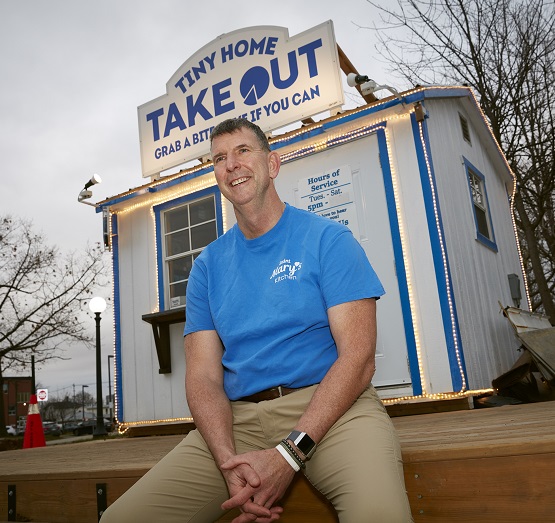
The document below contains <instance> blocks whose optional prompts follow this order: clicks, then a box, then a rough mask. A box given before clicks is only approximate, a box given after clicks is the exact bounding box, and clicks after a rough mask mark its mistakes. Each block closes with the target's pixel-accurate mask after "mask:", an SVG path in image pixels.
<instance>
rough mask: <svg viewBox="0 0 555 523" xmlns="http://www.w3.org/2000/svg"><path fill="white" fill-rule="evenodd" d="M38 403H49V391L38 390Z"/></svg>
mask: <svg viewBox="0 0 555 523" xmlns="http://www.w3.org/2000/svg"><path fill="white" fill-rule="evenodd" d="M37 401H48V389H37Z"/></svg>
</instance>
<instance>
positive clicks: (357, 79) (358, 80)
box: [347, 73, 370, 87]
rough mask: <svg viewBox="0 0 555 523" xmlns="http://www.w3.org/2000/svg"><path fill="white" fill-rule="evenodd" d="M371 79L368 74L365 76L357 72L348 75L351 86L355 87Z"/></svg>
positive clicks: (348, 82)
mask: <svg viewBox="0 0 555 523" xmlns="http://www.w3.org/2000/svg"><path fill="white" fill-rule="evenodd" d="M369 80H370V78H368V77H367V76H363V75H360V74H356V73H349V74H348V75H347V84H348V85H349V87H355V86H357V85H361V84H364V83H366V82H368V81H369Z"/></svg>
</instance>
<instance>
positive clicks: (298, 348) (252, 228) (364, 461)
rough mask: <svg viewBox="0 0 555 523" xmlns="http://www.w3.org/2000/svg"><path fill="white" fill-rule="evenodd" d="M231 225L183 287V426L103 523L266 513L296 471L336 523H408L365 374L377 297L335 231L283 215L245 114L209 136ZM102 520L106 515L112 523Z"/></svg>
mask: <svg viewBox="0 0 555 523" xmlns="http://www.w3.org/2000/svg"><path fill="white" fill-rule="evenodd" d="M211 145H212V148H211V151H212V158H213V162H214V173H215V176H216V181H217V183H218V187H219V189H220V191H221V193H222V194H223V195H224V196H225V197H226V198H227V199H228V200H229V201H230V202H231V203H232V204H233V208H234V211H235V216H236V218H237V224H236V225H235V226H234V227H233V228H231V229H230V230H229V231H228V232H227V233H226V234H224V235H223V236H221V237H220V238H218V239H217V240H216V241H214V242H213V243H211V244H210V245H209V246H208V247H206V248H205V250H204V251H203V252H202V254H201V255H200V256H199V257H198V258H197V259H196V261H195V263H194V266H193V269H192V271H191V274H190V277H189V283H188V287H187V307H186V316H187V320H186V326H185V357H186V379H185V382H186V391H187V401H188V404H189V408H190V409H191V413H192V415H193V419H194V421H195V424H196V427H197V430H195V431H193V432H191V433H189V435H188V436H187V438H185V439H184V440H183V442H182V443H181V444H180V445H178V446H177V447H176V448H175V449H174V450H173V451H172V452H170V453H169V454H168V456H166V457H165V458H164V459H163V460H162V461H161V462H160V463H159V464H157V465H156V466H155V467H154V468H153V469H152V470H151V471H150V472H149V473H148V474H146V475H145V476H144V477H143V478H142V479H141V480H140V481H139V482H138V483H137V484H135V486H134V487H133V488H131V489H130V490H129V491H128V492H127V493H126V494H124V496H122V498H120V500H118V502H117V503H116V504H114V505H113V506H112V507H110V508H109V509H108V511H107V512H106V515H105V516H103V519H102V521H103V522H109V521H113V522H116V521H117V522H118V523H122V522H125V521H133V522H137V521H145V522H146V521H165V522H167V521H176V522H177V521H179V522H185V521H186V522H195V523H209V522H212V521H214V520H216V519H217V518H219V517H220V516H221V515H222V514H223V512H224V511H225V510H229V509H232V508H239V509H240V511H241V513H240V515H239V516H237V517H236V518H235V519H234V520H233V521H234V523H245V522H248V521H259V522H269V521H275V520H277V519H279V517H280V515H281V513H282V512H283V510H284V509H283V508H282V507H280V506H279V505H278V501H279V500H280V499H281V498H282V496H283V495H284V493H285V491H286V489H287V487H288V486H289V485H290V483H291V481H292V479H293V477H294V475H295V473H296V472H298V471H300V470H303V472H304V474H305V475H306V476H307V477H308V479H309V480H310V482H311V483H312V484H313V485H314V486H315V487H316V488H317V489H318V490H319V491H320V492H322V493H323V494H324V495H325V496H326V497H327V498H328V499H329V500H330V502H331V503H332V504H333V505H334V507H335V509H336V511H337V514H338V517H339V520H340V521H341V523H346V522H350V523H363V522H366V521H375V522H379V523H385V522H387V523H393V522H403V523H405V522H407V521H412V519H411V515H410V507H409V504H408V500H407V496H406V491H405V486H404V479H403V468H402V461H401V452H400V448H399V443H398V440H397V437H396V435H395V431H394V429H393V426H392V423H391V420H390V419H389V417H388V415H387V413H386V411H385V409H384V407H383V405H382V403H381V401H380V400H379V398H378V396H377V394H376V392H375V390H374V388H373V387H372V385H371V383H370V382H371V379H372V376H373V375H374V371H375V348H376V301H377V299H379V297H380V296H381V295H382V294H383V288H382V285H381V283H380V282H379V280H378V278H377V276H376V274H375V273H374V271H373V269H372V267H371V266H370V263H369V262H368V260H367V258H366V255H365V253H364V251H363V250H362V248H361V247H360V245H359V244H358V242H357V241H356V239H355V238H354V237H353V235H352V233H351V232H350V230H349V229H347V228H346V227H344V226H343V225H340V224H338V223H336V222H333V221H331V220H328V219H325V218H322V217H320V216H317V215H314V214H311V213H308V212H306V211H302V210H299V209H296V208H294V207H291V206H289V205H287V204H285V203H284V202H282V201H281V199H280V198H279V196H278V194H277V192H276V189H275V186H274V179H275V178H276V176H277V175H278V173H279V168H280V157H279V154H278V153H277V152H275V151H271V150H270V146H269V144H268V141H267V139H266V136H265V135H264V133H263V132H262V131H261V130H260V128H258V127H257V126H256V125H254V124H252V123H250V122H249V121H247V120H243V119H237V120H226V121H225V122H223V123H221V124H219V125H218V126H217V127H216V128H215V129H214V131H213V133H212V136H211ZM110 518H111V519H110Z"/></svg>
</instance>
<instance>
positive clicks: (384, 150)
mask: <svg viewBox="0 0 555 523" xmlns="http://www.w3.org/2000/svg"><path fill="white" fill-rule="evenodd" d="M330 26H331V23H329V25H328V26H327V28H328V29H329V27H330ZM319 27H320V26H319ZM256 29H261V28H256ZM264 29H266V30H267V29H268V28H264ZM272 29H277V28H272ZM251 30H252V29H251ZM280 30H281V29H280ZM236 33H238V32H236ZM236 33H231V35H235V37H237V34H236ZM241 34H242V35H243V36H242V38H243V40H245V41H248V40H247V39H246V38H245V37H244V33H241ZM228 36H229V35H228ZM221 42H222V40H221V39H220V40H219V45H220V46H221ZM332 43H333V44H334V42H332ZM303 45H304V46H305V47H306V46H307V45H308V44H303ZM333 47H334V50H333V53H332V61H333V60H335V64H334V67H335V68H336V69H337V70H339V61H338V59H337V54H336V47H335V44H334V45H333ZM204 49H205V50H204V52H203V53H202V54H204V55H206V56H207V57H208V56H211V57H212V59H213V57H214V55H212V54H207V52H206V48H204ZM313 49H317V48H316V47H314V46H313ZM195 56H196V55H195ZM272 56H274V55H272ZM298 56H301V53H298ZM314 57H315V58H316V57H318V55H317V54H316V51H315V54H314ZM194 63H197V64H198V63H200V62H199V60H198V57H196V58H195V60H194ZM184 67H186V64H184ZM185 77H186V74H183V73H182V70H181V72H179V71H178V72H177V73H176V75H174V76H173V77H172V80H171V81H170V82H169V83H168V85H170V83H171V82H173V85H175V84H176V80H175V79H176V78H178V79H179V78H185ZM243 78H244V77H243ZM311 86H312V89H314V82H312V84H309V85H308V87H307V88H306V89H303V90H300V89H298V87H297V91H296V92H297V93H299V96H300V97H301V98H302V97H303V96H306V97H310V96H318V95H317V94H316V95H315V94H314V92H312V94H311V90H310V89H311ZM168 92H169V91H168ZM282 99H283V97H282ZM288 100H290V101H293V100H294V98H293V95H290V96H289V95H288ZM297 100H298V99H297ZM221 106H223V102H221ZM149 110H150V112H149V113H148V114H149V115H152V114H153V111H152V110H151V109H149ZM154 112H155V111H154ZM334 112H335V113H336V114H334V115H332V116H329V117H327V118H324V119H322V120H320V121H317V122H314V121H311V120H306V118H305V117H306V115H303V117H304V119H305V124H304V125H303V126H302V127H300V128H298V129H296V130H293V131H289V132H286V133H284V134H280V135H275V136H271V138H270V143H271V146H272V148H273V149H274V150H276V151H278V152H279V154H280V156H281V160H282V166H281V170H280V173H279V176H278V177H277V179H276V186H277V189H278V192H279V194H280V196H281V198H282V199H283V200H284V201H286V202H288V203H289V204H290V205H294V206H297V207H301V208H304V209H307V210H309V211H312V212H316V213H318V214H321V215H324V216H326V217H328V218H329V219H333V220H338V221H341V222H342V223H344V224H345V225H346V226H347V227H349V228H350V229H351V230H352V232H353V234H354V235H355V237H356V238H357V239H358V241H359V242H360V244H361V245H362V246H363V248H364V250H365V252H366V253H367V255H368V258H369V260H370V262H371V263H372V265H373V266H374V268H375V269H376V272H377V273H378V275H379V276H380V279H381V280H382V283H383V285H384V287H385V289H386V295H385V296H384V297H382V299H381V300H380V301H379V302H378V347H377V362H376V364H377V371H376V374H375V377H374V379H373V383H374V385H375V386H376V387H377V389H378V391H379V393H380V395H381V396H382V397H383V398H398V399H399V398H413V397H435V398H437V397H444V396H450V395H456V394H459V393H467V392H469V391H475V390H479V389H484V388H489V387H491V381H492V379H493V378H495V377H497V376H499V375H500V374H501V373H503V372H505V371H507V370H508V369H509V368H510V367H511V366H512V364H513V363H514V361H515V360H516V357H517V351H516V349H517V347H518V344H517V342H516V339H515V337H514V334H513V331H512V329H511V327H510V324H509V322H507V320H506V319H505V318H504V317H503V315H502V314H501V312H500V304H502V305H504V306H505V305H513V303H514V302H513V299H514V298H515V290H514V288H513V291H512V292H511V287H510V284H509V281H510V280H515V279H516V281H517V284H518V283H519V282H520V280H522V279H523V276H522V270H521V261H520V256H519V251H518V246H517V241H516V237H515V230H514V225H513V220H512V212H511V204H510V202H511V195H512V194H513V191H514V188H515V186H514V183H515V182H514V179H513V176H512V174H511V171H510V169H509V168H508V165H507V163H506V161H505V159H504V156H503V154H502V153H501V151H500V149H499V147H498V145H497V143H496V142H495V140H494V138H493V136H492V134H491V132H490V129H489V127H488V125H487V123H486V121H485V118H484V115H483V114H482V112H481V110H480V108H479V106H478V104H477V102H476V99H475V98H474V96H473V94H472V91H471V90H470V89H468V88H464V87H447V88H445V87H423V88H418V89H414V90H411V91H407V92H404V93H401V94H399V95H395V96H389V97H387V98H383V99H381V100H376V101H373V102H371V103H368V104H367V105H364V106H362V107H359V108H357V109H353V110H348V111H334ZM139 113H141V110H139ZM157 114H158V115H160V114H162V113H161V112H158V113H157ZM255 114H256V113H255V112H253V113H246V114H243V115H241V116H243V117H249V116H252V118H251V119H255ZM313 114H315V113H313ZM225 116H226V115H223V117H220V118H219V120H218V121H221V120H223V119H225ZM229 116H236V115H235V114H233V115H227V117H229ZM156 118H157V117H156ZM168 121H169V120H168ZM172 121H177V120H172ZM150 122H151V123H152V122H153V120H152V117H151V120H150ZM158 123H159V127H160V129H159V131H160V133H161V129H162V127H163V122H162V120H160V122H158ZM215 123H217V122H215ZM257 123H258V122H257ZM280 123H281V124H283V123H282V122H280ZM206 125H207V124H206V122H205V126H206ZM211 125H212V123H211ZM167 126H168V124H167V123H166V131H167V130H168V129H167ZM170 127H171V126H170ZM152 128H153V129H155V125H154V124H153V126H152ZM264 130H265V131H271V124H270V129H268V128H266V129H264ZM170 131H171V129H170ZM199 136H200V135H199ZM206 151H207V149H205V154H206ZM143 165H144V162H143ZM145 172H146V174H147V175H148V176H152V178H151V181H150V182H149V183H147V184H145V185H142V186H140V187H138V188H136V189H132V190H129V191H127V192H125V193H122V194H120V195H117V196H114V197H112V198H109V199H107V200H105V201H102V202H99V203H98V204H96V205H97V210H98V211H99V212H100V211H102V213H103V216H104V219H105V227H106V230H105V232H106V240H107V243H109V244H110V247H111V249H112V253H113V272H114V323H115V361H116V376H115V389H116V402H117V405H116V415H117V419H118V421H119V422H120V423H121V424H122V427H123V428H126V427H130V426H133V425H135V424H139V425H140V424H145V423H149V422H171V421H179V420H188V419H189V418H190V412H189V409H188V407H187V403H186V400H185V394H184V381H185V359H184V352H183V327H184V322H185V314H186V311H185V307H184V305H185V294H186V284H187V278H188V274H189V271H190V269H191V266H192V264H193V262H194V259H195V257H196V256H197V255H198V254H199V253H200V252H201V251H202V249H203V247H205V246H206V245H207V244H208V243H210V242H211V241H213V240H214V239H215V238H216V237H218V236H220V235H222V234H224V233H225V232H226V231H227V230H228V229H229V228H230V227H232V226H233V225H234V223H235V216H234V213H233V208H232V206H231V205H230V204H229V203H228V202H227V201H226V200H225V199H224V198H223V197H222V196H221V194H220V191H219V190H218V187H217V185H216V182H215V178H214V173H213V167H212V164H211V162H210V160H209V158H208V156H206V155H205V156H204V157H203V158H202V159H201V163H200V164H199V165H196V166H194V167H190V168H186V169H183V170H181V171H179V172H178V173H176V174H171V175H167V176H162V177H159V176H157V175H155V174H154V175H153V174H152V172H153V171H152V170H150V171H149V169H146V170H145ZM245 270H248V267H245ZM523 287H525V286H524V285H523Z"/></svg>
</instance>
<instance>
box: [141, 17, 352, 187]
mask: <svg viewBox="0 0 555 523" xmlns="http://www.w3.org/2000/svg"><path fill="white" fill-rule="evenodd" d="M343 101H344V100H343V88H342V84H341V77H340V72H339V60H338V57H337V45H336V43H335V35H334V32H333V23H332V22H331V20H330V21H328V22H325V23H323V24H321V25H318V26H316V27H314V28H312V29H309V30H308V31H305V32H304V33H301V34H299V35H296V36H294V37H292V38H289V32H288V30H287V29H286V28H283V27H274V26H257V27H251V28H246V29H241V30H238V31H233V32H231V33H226V34H224V35H222V36H220V37H219V38H217V39H215V40H213V41H212V42H210V43H209V44H207V45H206V46H204V47H203V48H202V49H200V50H199V51H197V52H196V53H195V54H194V55H193V56H191V58H189V59H188V60H187V61H186V62H185V63H184V64H183V65H182V66H181V67H180V68H179V69H178V70H177V71H176V72H175V73H174V75H173V76H172V77H171V78H170V79H169V81H168V82H167V83H166V94H165V95H163V96H161V97H159V98H156V99H155V100H152V101H150V102H147V103H146V104H144V105H141V106H140V107H139V108H138V117H139V138H140V142H141V163H142V171H143V177H146V176H152V175H156V174H158V173H160V172H161V171H164V170H166V169H169V168H171V167H175V166H177V165H180V164H182V163H185V162H187V161H189V160H192V159H195V158H200V157H202V156H205V155H207V154H208V153H209V151H210V139H209V138H210V132H211V130H212V129H213V128H214V126H216V125H217V124H218V123H220V122H221V121H223V120H226V119H228V118H247V119H248V120H250V121H252V122H255V123H256V124H257V125H258V126H259V127H261V128H262V130H263V131H264V132H268V131H271V130H273V129H278V128H280V127H284V126H285V125H288V124H290V123H293V122H296V121H298V120H302V119H304V118H307V117H309V116H312V115H315V114H318V113H321V112H323V111H326V110H329V109H331V108H334V107H337V106H340V105H342V104H343Z"/></svg>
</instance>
